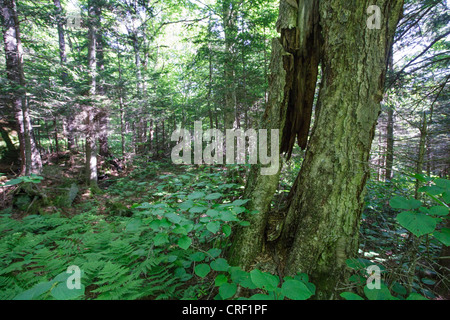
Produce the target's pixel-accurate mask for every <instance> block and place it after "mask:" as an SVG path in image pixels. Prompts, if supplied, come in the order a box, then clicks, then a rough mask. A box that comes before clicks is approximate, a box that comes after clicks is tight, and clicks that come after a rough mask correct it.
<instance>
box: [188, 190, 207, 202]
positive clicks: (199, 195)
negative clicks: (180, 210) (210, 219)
mask: <svg viewBox="0 0 450 320" xmlns="http://www.w3.org/2000/svg"><path fill="white" fill-rule="evenodd" d="M204 196H205V193H204V192H201V191H196V192H193V193H191V194H190V195H188V199H189V200H198V199H201V198H203V197H204Z"/></svg>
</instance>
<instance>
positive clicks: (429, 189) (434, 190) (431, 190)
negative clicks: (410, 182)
mask: <svg viewBox="0 0 450 320" xmlns="http://www.w3.org/2000/svg"><path fill="white" fill-rule="evenodd" d="M418 191H419V192H425V193H427V194H429V195H432V196H437V195H440V194H442V193H443V192H444V191H445V190H444V189H442V188H439V187H438V186H425V187H422V188H419V190H418Z"/></svg>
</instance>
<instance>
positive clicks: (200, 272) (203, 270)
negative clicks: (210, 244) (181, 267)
mask: <svg viewBox="0 0 450 320" xmlns="http://www.w3.org/2000/svg"><path fill="white" fill-rule="evenodd" d="M210 271H211V268H210V267H209V265H207V264H205V263H202V264H198V265H196V266H195V268H194V272H195V274H196V275H197V276H199V277H200V278H204V277H206V276H207V275H208V274H209V272H210Z"/></svg>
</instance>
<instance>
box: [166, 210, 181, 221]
mask: <svg viewBox="0 0 450 320" xmlns="http://www.w3.org/2000/svg"><path fill="white" fill-rule="evenodd" d="M165 216H166V218H167V219H168V220H169V221H170V222H172V223H175V224H178V223H180V222H181V217H180V216H179V215H177V214H176V213H174V212H169V213H167V214H166V215H165Z"/></svg>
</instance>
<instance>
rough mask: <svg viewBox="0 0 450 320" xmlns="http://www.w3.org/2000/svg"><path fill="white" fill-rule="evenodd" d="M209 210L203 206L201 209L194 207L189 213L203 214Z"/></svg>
mask: <svg viewBox="0 0 450 320" xmlns="http://www.w3.org/2000/svg"><path fill="white" fill-rule="evenodd" d="M207 209H208V208H206V207H203V206H201V207H193V208H191V209H190V210H189V212H190V213H203V212H205V211H206V210H207Z"/></svg>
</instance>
